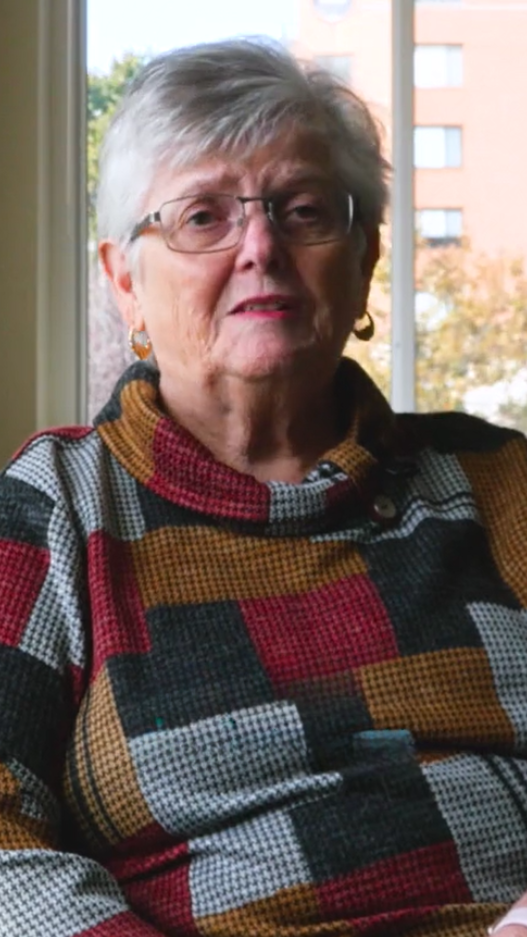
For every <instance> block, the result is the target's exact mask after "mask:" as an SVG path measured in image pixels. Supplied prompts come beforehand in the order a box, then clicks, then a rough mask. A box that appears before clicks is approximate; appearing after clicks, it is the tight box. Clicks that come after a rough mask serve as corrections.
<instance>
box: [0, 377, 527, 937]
mask: <svg viewBox="0 0 527 937" xmlns="http://www.w3.org/2000/svg"><path fill="white" fill-rule="evenodd" d="M157 383H158V375H157V372H156V371H155V370H153V369H152V368H151V367H149V366H148V365H144V364H139V365H134V366H132V368H131V369H130V370H129V371H127V372H126V374H125V375H124V376H123V378H122V379H121V381H120V382H119V384H118V386H117V388H116V390H115V393H114V395H113V397H112V399H111V401H110V402H109V404H108V406H107V407H106V408H105V409H104V411H103V412H102V413H101V415H100V417H99V418H98V420H97V421H96V425H95V427H91V428H90V427H86V428H73V429H66V430H59V431H50V432H45V433H43V434H40V435H39V436H37V437H35V438H33V439H32V440H31V441H29V442H28V444H27V445H26V446H25V447H24V448H23V450H22V451H21V452H20V453H19V454H18V455H17V457H16V458H14V459H13V461H12V462H11V463H10V465H9V466H8V467H7V469H6V470H5V471H4V473H3V475H2V476H1V478H0V847H1V848H0V935H2V937H26V935H27V937H48V935H49V937H79V935H83V937H88V935H89V937H156V935H157V937H159V935H165V937H168V935H173V937H195V935H204V937H252V935H254V937H322V935H325V937H344V935H346V937H350V935H370V937H373V935H388V934H392V935H393V934H396V935H410V934H411V935H413V937H425V935H428V937H432V935H445V937H447V935H451V937H455V935H458V937H462V935H465V937H476V935H477V934H483V933H484V929H485V927H486V926H488V925H489V924H490V923H491V922H492V921H493V920H494V918H495V917H496V916H497V915H498V913H500V912H501V911H502V910H503V909H504V907H505V906H506V905H508V904H509V903H511V902H512V901H514V900H515V899H516V898H517V897H518V896H519V895H520V894H521V893H522V892H523V891H524V890H525V889H526V888H527V760H526V755H527V612H526V606H527V549H526V544H527V458H526V441H525V439H524V438H523V437H522V436H521V435H520V434H518V433H515V432H512V431H508V430H504V429H499V428H496V427H493V426H491V425H489V424H486V423H484V422H482V421H480V420H476V419H474V418H471V417H467V416H463V415H461V414H445V415H436V416H411V415H410V416H400V417H395V416H394V415H393V413H392V412H391V410H390V408H389V407H388V405H387V404H386V403H385V401H384V400H383V399H382V397H381V395H380V394H379V393H378V391H376V389H375V388H374V387H373V385H372V384H371V383H370V381H369V380H368V378H367V377H366V376H365V375H364V373H363V372H362V371H361V370H360V369H359V368H358V367H357V366H356V365H353V364H352V363H349V362H343V364H342V366H341V369H340V373H339V397H340V401H341V405H342V408H343V419H346V418H347V424H348V428H347V431H346V436H345V438H344V440H343V442H341V443H340V444H339V445H338V446H337V447H336V448H335V449H333V450H332V451H330V452H328V453H327V454H326V455H325V457H324V458H323V459H322V460H321V462H320V463H319V465H318V466H317V468H316V469H315V470H314V471H313V472H312V473H310V475H309V476H308V477H307V478H306V480H305V481H304V482H303V483H302V484H298V485H292V484H285V483H278V482H271V483H268V484H262V483H259V482H258V481H256V480H255V479H254V478H252V477H250V476H246V475H243V474H240V473H238V472H236V471H234V470H231V469H230V468H227V467H226V466H225V465H222V464H219V463H218V462H216V461H215V460H214V459H213V457H212V455H211V454H210V453H209V452H208V451H207V450H206V449H204V448H203V447H202V446H201V445H200V444H198V443H197V442H196V441H195V440H194V439H193V438H192V437H191V436H189V435H188V434H187V433H186V432H184V431H183V430H182V429H181V428H180V427H178V426H177V425H176V424H175V423H174V422H173V421H172V420H170V419H169V418H168V417H166V416H165V415H163V413H162V412H161V410H160V409H159V407H158V404H157Z"/></svg>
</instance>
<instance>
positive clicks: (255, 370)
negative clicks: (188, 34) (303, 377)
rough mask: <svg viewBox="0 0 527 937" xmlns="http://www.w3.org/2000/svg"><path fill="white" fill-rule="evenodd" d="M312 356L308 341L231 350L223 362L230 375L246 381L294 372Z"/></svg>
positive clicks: (303, 366) (312, 349)
mask: <svg viewBox="0 0 527 937" xmlns="http://www.w3.org/2000/svg"><path fill="white" fill-rule="evenodd" d="M313 358H314V348H313V347H312V346H311V347H310V344H308V343H302V344H295V345H275V346H273V347H269V345H267V344H266V345H265V346H262V347H260V348H253V349H245V350H244V351H242V350H241V349H239V350H237V352H236V353H235V350H234V349H233V350H232V354H231V355H230V356H229V359H228V360H227V361H226V362H225V365H226V368H225V370H226V371H228V372H229V373H230V374H232V375H237V376H238V377H241V378H244V379H245V380H248V381H251V380H253V381H258V380H265V379H266V378H272V377H278V376H280V375H282V376H283V375H286V374H294V373H296V372H298V371H299V370H300V369H302V368H305V367H306V364H307V363H308V362H309V361H312V360H313Z"/></svg>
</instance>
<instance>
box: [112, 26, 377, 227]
mask: <svg viewBox="0 0 527 937" xmlns="http://www.w3.org/2000/svg"><path fill="white" fill-rule="evenodd" d="M291 127H293V128H294V127H298V128H299V129H300V128H302V127H305V128H308V129H309V132H310V133H312V134H314V135H318V136H320V137H322V138H323V139H324V140H325V141H326V142H327V143H328V144H329V148H330V153H331V156H332V160H333V165H334V170H335V174H336V176H337V179H338V181H339V182H340V183H341V184H342V185H343V186H345V187H346V189H347V190H348V191H349V192H350V193H351V195H352V196H353V197H354V199H355V202H356V205H357V207H358V214H359V217H360V222H361V224H362V225H364V226H365V227H377V226H378V225H379V224H380V223H381V221H382V220H383V215H384V211H385V208H386V204H387V200H388V181H387V179H388V171H389V166H388V163H387V162H386V160H385V159H384V157H383V155H382V152H381V136H380V132H379V128H378V126H377V124H376V122H375V120H374V118H373V117H372V115H371V113H370V111H369V109H368V108H367V106H366V104H365V103H364V102H363V101H362V100H361V99H360V98H359V97H358V96H357V95H356V94H354V93H353V92H352V91H351V90H350V89H349V88H348V87H347V86H346V85H344V84H343V83H341V82H340V81H338V80H337V79H336V78H334V77H333V76H332V75H331V74H330V73H329V72H327V71H325V70H323V69H320V68H316V67H314V66H313V65H311V64H309V63H301V62H298V61H297V60H296V59H295V58H294V57H293V56H292V55H291V54H290V53H289V52H288V51H287V50H286V49H284V48H283V47H282V46H281V45H280V44H279V43H276V42H273V41H271V40H267V39H261V38H257V39H230V40H226V41H221V42H215V43H210V44H202V45H196V46H192V47H189V48H184V49H175V50H173V51H171V52H168V53H166V54H163V55H159V56H157V57H156V58H154V59H152V60H151V61H150V62H149V63H148V64H147V65H145V66H144V67H143V68H142V70H141V71H140V72H139V74H138V75H137V76H136V78H135V79H134V81H133V82H132V83H131V85H130V87H129V89H128V91H127V93H126V94H125V96H124V98H123V100H122V102H121V104H120V106H119V108H118V109H117V111H116V113H115V115H114V117H113V119H112V121H111V123H110V126H109V128H108V131H107V133H106V137H105V140H104V143H103V146H102V149H101V154H100V162H99V187H98V197H97V214H98V228H99V236H100V237H101V238H107V237H109V238H112V239H114V240H116V241H118V242H120V243H121V244H125V243H126V242H127V240H128V237H129V235H130V232H131V230H132V228H133V226H134V224H135V223H136V222H137V221H138V220H139V217H140V215H141V213H142V211H143V210H144V202H145V199H146V197H147V194H148V191H149V190H150V188H151V186H152V183H153V180H154V178H155V176H156V174H157V172H158V171H159V169H160V168H164V167H167V168H171V169H177V168H182V167H186V166H189V165H192V164H193V163H195V162H197V161H199V160H202V159H203V158H204V157H206V156H208V155H212V154H214V155H217V154H218V153H220V154H229V155H232V154H233V153H236V154H240V155H242V156H243V155H248V154H250V153H251V152H253V151H254V150H256V149H258V148H259V147H261V146H264V145H266V144H268V143H270V142H272V141H273V140H275V139H276V138H277V137H278V136H279V135H280V134H281V133H282V132H283V131H284V128H287V129H289V128H291Z"/></svg>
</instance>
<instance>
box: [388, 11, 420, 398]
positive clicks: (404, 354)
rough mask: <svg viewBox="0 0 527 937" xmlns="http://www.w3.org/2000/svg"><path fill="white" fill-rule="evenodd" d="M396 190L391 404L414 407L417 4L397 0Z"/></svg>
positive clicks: (394, 25) (394, 36) (394, 23)
mask: <svg viewBox="0 0 527 937" xmlns="http://www.w3.org/2000/svg"><path fill="white" fill-rule="evenodd" d="M392 10H393V13H392V16H393V20H392V49H393V56H392V60H393V72H392V82H393V92H392V100H393V157H392V160H393V173H394V174H393V192H392V393H391V398H392V406H393V408H394V409H395V410H397V411H413V410H414V409H415V316H414V197H413V188H414V167H413V163H414V144H413V123H414V76H413V60H414V55H413V53H414V3H413V0H394V2H393V6H392Z"/></svg>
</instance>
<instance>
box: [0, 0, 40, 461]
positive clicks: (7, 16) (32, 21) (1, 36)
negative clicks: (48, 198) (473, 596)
mask: <svg viewBox="0 0 527 937" xmlns="http://www.w3.org/2000/svg"><path fill="white" fill-rule="evenodd" d="M38 7H39V3H38V0H1V3H0V141H1V143H0V190H1V210H0V219H1V223H0V291H1V293H0V295H1V325H0V334H1V336H2V340H1V343H0V407H1V409H0V463H1V464H3V463H4V462H5V460H6V459H7V458H8V457H9V455H10V454H11V453H12V452H13V450H14V449H15V448H16V447H18V446H19V445H20V443H21V442H22V441H23V440H24V438H25V437H26V436H27V435H28V434H29V433H31V432H33V431H34V429H35V427H36V335H37V196H38V189H37V156H38V151H37V143H38V124H37V92H38V81H37V68H38Z"/></svg>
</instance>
